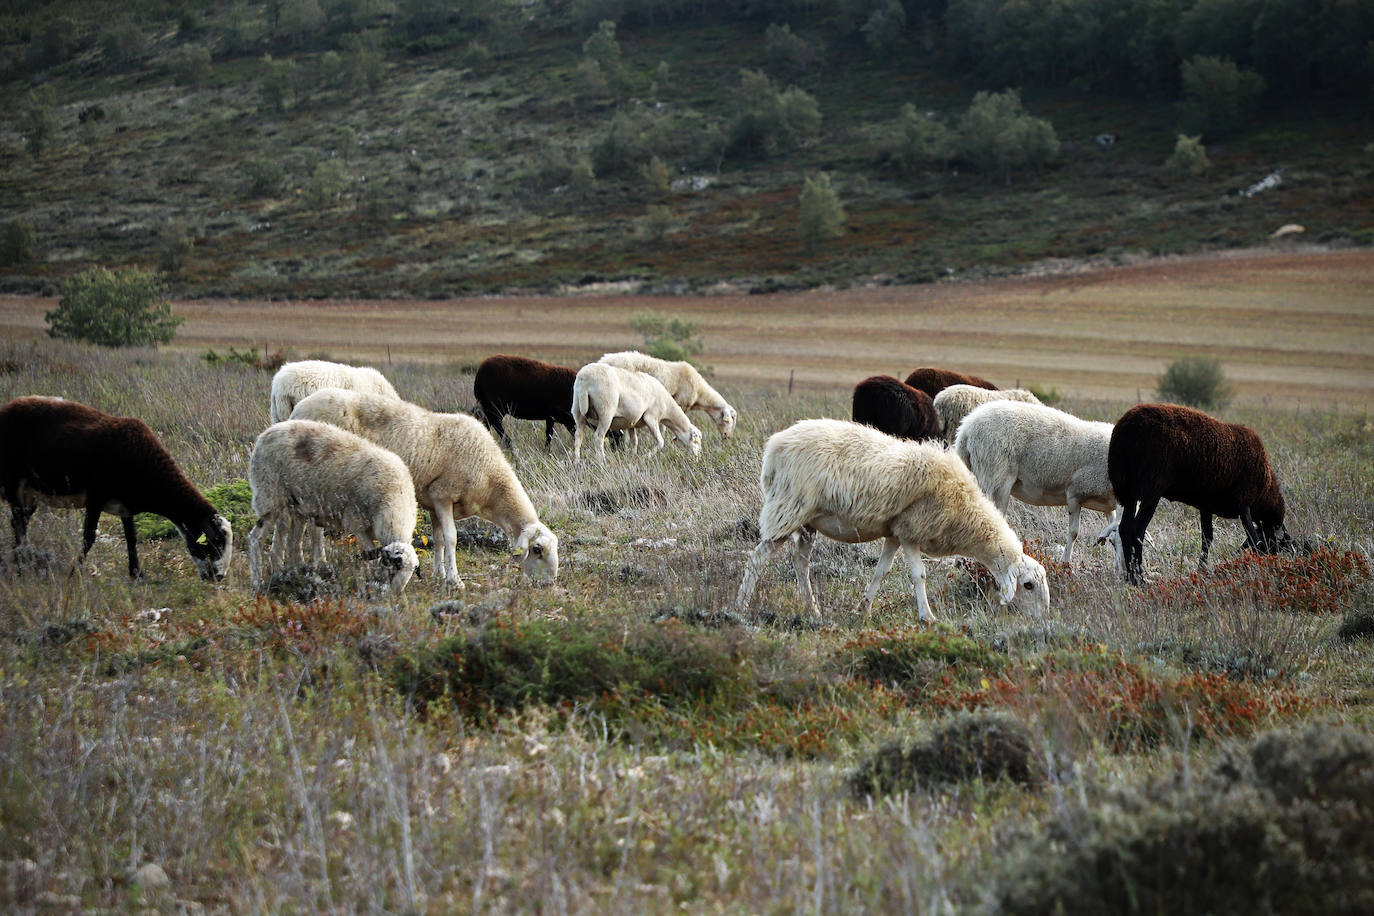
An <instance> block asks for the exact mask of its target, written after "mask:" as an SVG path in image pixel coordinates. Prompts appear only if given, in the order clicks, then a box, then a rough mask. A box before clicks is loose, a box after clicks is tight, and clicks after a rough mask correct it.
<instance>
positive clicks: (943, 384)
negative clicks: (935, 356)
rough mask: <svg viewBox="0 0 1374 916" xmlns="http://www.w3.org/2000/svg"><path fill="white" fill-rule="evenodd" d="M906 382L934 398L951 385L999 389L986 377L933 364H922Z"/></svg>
mask: <svg viewBox="0 0 1374 916" xmlns="http://www.w3.org/2000/svg"><path fill="white" fill-rule="evenodd" d="M906 383H907V384H908V385H910V386H911V387H912V388H916V389H919V390H921V391H924V392H925V393H926V394H928V395H930V396H931V397H932V398H933V397H935V396H936V395H937V394H939V393H940V392H941V391H944V390H945V389H946V388H948V387H949V386H950V385H975V386H977V387H979V388H987V389H989V390H991V391H996V390H997V389H998V386H997V385H994V384H993V383H992V382H989V381H988V380H987V379H985V378H979V377H978V376H976V375H965V374H964V373H962V372H955V371H954V370H953V369H936V368H935V367H933V366H922V367H921V368H919V369H916V370H914V371H913V372H912V373H911V374H910V375H908V376H907V377H906Z"/></svg>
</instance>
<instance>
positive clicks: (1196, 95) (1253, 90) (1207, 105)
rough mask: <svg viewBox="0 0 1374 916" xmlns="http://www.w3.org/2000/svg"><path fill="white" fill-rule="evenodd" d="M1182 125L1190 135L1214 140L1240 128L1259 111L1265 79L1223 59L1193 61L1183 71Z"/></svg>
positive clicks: (1180, 112) (1207, 58)
mask: <svg viewBox="0 0 1374 916" xmlns="http://www.w3.org/2000/svg"><path fill="white" fill-rule="evenodd" d="M1180 74H1181V79H1182V82H1183V101H1182V102H1181V103H1180V104H1179V112H1178V114H1179V121H1180V123H1181V125H1182V127H1183V129H1184V130H1185V131H1187V132H1189V133H1195V134H1205V135H1207V136H1209V137H1214V136H1217V135H1220V134H1225V133H1228V132H1230V131H1233V130H1235V129H1236V128H1238V127H1240V126H1241V125H1242V124H1243V123H1245V120H1246V119H1247V118H1248V117H1249V116H1250V115H1252V114H1254V113H1255V111H1257V110H1258V109H1259V103H1260V98H1261V97H1262V96H1263V95H1264V77H1262V76H1260V75H1259V74H1258V73H1254V72H1252V71H1250V70H1243V69H1241V68H1240V67H1237V66H1236V65H1235V63H1234V62H1233V61H1231V60H1228V59H1226V58H1223V57H1204V56H1199V57H1194V58H1192V59H1190V60H1187V61H1184V62H1183V67H1182V69H1181V71H1180Z"/></svg>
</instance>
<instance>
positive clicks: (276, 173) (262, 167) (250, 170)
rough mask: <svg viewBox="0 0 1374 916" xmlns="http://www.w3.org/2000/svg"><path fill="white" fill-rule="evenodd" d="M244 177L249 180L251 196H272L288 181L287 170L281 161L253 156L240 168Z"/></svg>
mask: <svg viewBox="0 0 1374 916" xmlns="http://www.w3.org/2000/svg"><path fill="white" fill-rule="evenodd" d="M239 170H240V171H241V172H242V173H243V177H244V178H246V179H247V180H248V191H249V193H250V194H272V193H275V192H276V191H279V190H281V186H282V183H283V182H285V181H286V169H284V168H282V164H281V161H280V160H278V159H277V158H275V157H272V156H253V157H250V158H248V159H245V160H243V164H242V165H241V166H239Z"/></svg>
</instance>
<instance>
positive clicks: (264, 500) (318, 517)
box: [248, 419, 417, 545]
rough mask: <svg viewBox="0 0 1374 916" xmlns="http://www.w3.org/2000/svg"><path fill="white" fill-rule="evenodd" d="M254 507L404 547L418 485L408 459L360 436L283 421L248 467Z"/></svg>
mask: <svg viewBox="0 0 1374 916" xmlns="http://www.w3.org/2000/svg"><path fill="white" fill-rule="evenodd" d="M248 479H249V484H250V486H251V487H252V490H253V511H254V512H255V513H257V514H258V516H259V517H260V518H269V517H273V516H275V515H277V514H279V513H282V512H289V513H291V514H293V515H296V516H298V517H300V518H304V519H308V520H310V521H312V522H314V523H315V524H317V525H320V526H321V527H324V528H327V529H330V530H333V531H344V532H349V533H352V532H354V531H357V530H359V529H360V528H365V529H367V530H369V531H370V532H371V533H372V536H373V537H374V538H376V539H377V540H378V541H380V542H381V543H382V544H383V545H386V544H389V543H392V542H396V541H402V542H404V543H405V544H407V545H409V543H410V540H411V537H412V536H413V535H414V532H415V521H416V514H417V513H416V508H415V486H414V484H413V483H412V482H411V478H410V472H409V470H407V468H406V466H405V464H404V463H403V462H402V461H401V459H400V458H398V457H397V456H396V455H395V454H393V453H392V452H389V451H387V450H386V449H384V448H382V447H381V446H378V445H375V444H373V443H372V442H369V441H367V440H366V439H364V438H362V437H361V436H357V435H354V434H353V433H350V432H348V431H347V430H344V429H340V428H339V427H337V426H332V425H330V424H327V423H319V422H316V421H314V420H302V419H293V420H284V421H282V422H281V423H276V424H274V425H272V426H269V427H268V428H267V429H266V430H264V431H263V433H262V434H261V435H259V436H258V438H257V441H256V442H255V443H254V444H253V453H252V456H251V457H250V459H249V465H248Z"/></svg>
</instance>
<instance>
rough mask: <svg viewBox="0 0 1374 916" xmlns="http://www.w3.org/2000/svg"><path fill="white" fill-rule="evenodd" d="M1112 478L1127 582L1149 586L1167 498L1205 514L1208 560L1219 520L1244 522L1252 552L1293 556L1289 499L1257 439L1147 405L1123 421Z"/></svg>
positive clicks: (1110, 454) (1112, 451) (1241, 429)
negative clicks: (1151, 538) (1148, 534)
mask: <svg viewBox="0 0 1374 916" xmlns="http://www.w3.org/2000/svg"><path fill="white" fill-rule="evenodd" d="M1107 476H1108V478H1110V480H1111V482H1112V489H1113V490H1114V491H1115V493H1116V499H1117V502H1119V503H1120V504H1121V509H1122V515H1121V528H1120V536H1121V549H1122V552H1123V562H1124V569H1125V574H1126V580H1127V581H1128V582H1131V583H1133V584H1136V585H1140V584H1141V583H1142V582H1143V581H1144V572H1143V569H1142V566H1143V562H1142V550H1143V543H1144V540H1145V529H1146V527H1147V526H1148V525H1149V524H1150V519H1151V518H1152V517H1153V516H1154V513H1155V508H1156V507H1157V506H1158V505H1159V501H1160V499H1161V498H1163V499H1171V500H1174V501H1175V502H1181V503H1187V504H1188V505H1190V506H1192V507H1193V508H1195V509H1197V510H1198V512H1200V513H1201V514H1202V556H1201V557H1200V558H1199V560H1198V565H1199V567H1204V566H1206V565H1207V551H1208V549H1209V548H1210V547H1211V546H1212V516H1214V515H1215V516H1220V517H1222V518H1239V519H1240V522H1241V525H1242V526H1244V528H1245V547H1246V548H1247V549H1249V550H1256V551H1259V552H1260V553H1277V552H1278V551H1279V550H1280V549H1291V548H1292V540H1291V539H1290V538H1289V536H1288V532H1287V531H1286V530H1285V529H1284V527H1283V513H1284V506H1283V493H1282V492H1280V490H1279V481H1278V478H1277V477H1275V476H1274V469H1273V468H1272V467H1270V465H1269V456H1268V455H1267V454H1266V453H1265V451H1264V443H1263V442H1261V441H1260V437H1259V435H1258V434H1256V433H1255V431H1254V430H1253V429H1251V428H1249V427H1248V426H1241V425H1240V424H1238V423H1224V422H1222V421H1221V420H1216V419H1213V418H1212V417H1209V416H1208V415H1207V414H1205V413H1202V412H1201V411H1198V410H1193V409H1192V408H1191V407H1182V406H1179V405H1177V404H1140V405H1138V406H1136V407H1132V408H1131V409H1130V410H1128V411H1126V412H1125V413H1124V414H1122V416H1121V419H1119V420H1117V421H1116V427H1115V428H1114V429H1113V430H1112V438H1111V443H1110V445H1109V446H1108V448H1107Z"/></svg>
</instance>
